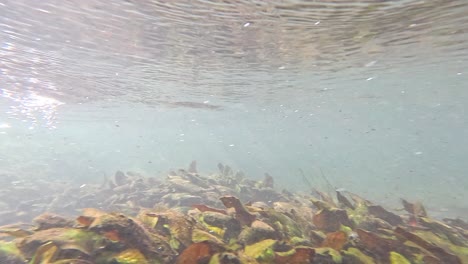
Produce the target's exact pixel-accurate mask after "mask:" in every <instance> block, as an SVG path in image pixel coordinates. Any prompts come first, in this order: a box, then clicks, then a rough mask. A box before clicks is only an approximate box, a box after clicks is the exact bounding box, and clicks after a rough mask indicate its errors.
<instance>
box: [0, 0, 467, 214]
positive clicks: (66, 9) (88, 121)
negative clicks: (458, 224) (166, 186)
mask: <svg viewBox="0 0 468 264" xmlns="http://www.w3.org/2000/svg"><path fill="white" fill-rule="evenodd" d="M467 14H468V2H467V1H464V0H454V1H443V0H434V1H419V0H418V1H416V0H401V1H396V0H395V1H378V0H362V1H349V0H335V1H188V0H187V1H185V0H184V1H123V0H122V1H117V0H114V1H97V0H88V1H61V0H60V1H59V0H47V1H7V0H0V177H1V178H0V181H1V182H3V183H5V182H10V181H13V180H11V179H14V181H18V180H22V181H23V180H24V181H28V180H31V179H34V180H37V179H43V180H44V181H46V182H47V181H56V180H60V181H72V182H75V183H77V184H85V183H89V182H102V181H104V179H105V178H107V177H111V175H114V173H115V171H117V170H122V171H137V172H140V173H142V174H144V175H151V176H157V177H161V178H163V177H165V175H166V174H167V172H168V171H170V170H173V169H177V168H182V167H184V168H185V167H186V166H187V165H188V164H189V163H190V162H191V161H192V160H196V161H197V162H198V165H199V170H200V171H206V172H211V171H216V170H217V167H216V165H217V164H218V163H219V162H221V163H223V164H229V165H230V166H231V167H232V168H235V169H236V170H242V171H244V172H245V173H246V174H247V175H249V177H251V178H253V179H263V176H264V173H265V172H267V173H269V174H270V175H272V176H273V177H274V179H275V182H276V186H277V188H287V189H289V190H300V191H308V190H309V189H310V186H309V183H311V184H312V185H314V186H317V187H318V188H322V189H327V188H328V189H329V188H331V189H346V190H348V191H351V192H354V193H358V194H360V195H362V196H364V197H366V198H367V199H370V200H373V201H376V202H379V203H381V204H386V205H389V206H391V207H393V208H397V207H399V205H397V204H398V203H399V199H400V198H406V199H410V200H417V201H421V202H423V203H424V205H425V206H426V207H427V208H428V210H429V211H432V212H433V213H434V214H446V215H450V216H454V217H461V218H464V219H466V218H468V195H467V192H466V189H467V187H468V177H467V171H468V163H467V157H468V137H467V135H468V118H467V111H468V89H467V83H468V72H467V70H466V69H468V41H467V40H468V16H467ZM7 188H9V187H7ZM0 205H1V204H0Z"/></svg>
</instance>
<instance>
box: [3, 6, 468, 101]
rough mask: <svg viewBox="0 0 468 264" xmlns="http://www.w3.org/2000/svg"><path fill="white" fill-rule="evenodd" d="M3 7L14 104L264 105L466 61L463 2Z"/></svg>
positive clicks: (7, 79) (6, 73)
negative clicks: (336, 85) (204, 101)
mask: <svg viewBox="0 0 468 264" xmlns="http://www.w3.org/2000/svg"><path fill="white" fill-rule="evenodd" d="M0 3H1V6H0V8H1V14H2V15H1V18H0V37H1V39H2V46H1V49H0V52H1V55H2V60H1V63H2V64H1V70H2V83H3V87H2V89H7V90H9V91H12V92H13V93H15V94H16V93H19V94H18V95H16V96H21V94H23V93H24V91H25V90H31V91H37V92H39V93H40V94H45V95H49V96H52V97H55V98H57V99H59V100H63V101H87V100H100V99H104V100H123V101H136V102H144V103H150V104H154V103H162V102H166V101H169V102H172V101H178V100H183V99H181V98H184V97H189V98H190V97H192V98H193V96H198V97H203V98H204V97H206V96H208V95H214V96H216V97H217V98H221V99H222V100H237V99H238V98H248V97H250V96H252V95H254V96H255V97H257V98H265V97H269V96H270V94H273V97H274V94H275V93H276V92H278V93H279V94H283V93H284V91H285V90H286V91H288V92H289V91H290V92H298V93H299V92H301V91H305V92H306V93H307V92H309V91H310V90H312V89H314V88H317V87H314V86H313V85H310V83H307V80H324V81H327V82H328V83H330V82H331V83H333V82H336V81H337V79H340V78H344V80H349V79H353V78H358V79H359V78H364V77H363V76H360V75H361V74H363V73H364V74H365V75H368V77H370V76H372V74H373V72H381V71H385V70H387V71H391V70H392V69H395V68H400V67H408V66H409V65H425V64H427V63H438V62H441V61H442V62H447V61H452V60H460V59H463V60H466V57H467V54H466V48H467V44H466V41H465V40H466V34H467V32H468V28H467V25H468V16H466V15H465V14H466V13H467V12H468V4H467V3H466V1H463V0H459V1H443V0H440V1H344V0H340V1H78V2H77V1H53V0H51V1H1V2H0ZM304 79H305V80H306V83H304V82H303V81H302V82H301V80H304ZM280 98H281V97H280Z"/></svg>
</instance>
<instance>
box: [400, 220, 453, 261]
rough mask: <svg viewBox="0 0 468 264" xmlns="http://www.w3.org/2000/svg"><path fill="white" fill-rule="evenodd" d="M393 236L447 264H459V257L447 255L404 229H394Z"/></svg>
mask: <svg viewBox="0 0 468 264" xmlns="http://www.w3.org/2000/svg"><path fill="white" fill-rule="evenodd" d="M395 234H397V235H399V236H401V237H403V238H405V239H407V240H409V241H411V242H413V243H415V244H416V245H418V246H420V247H422V248H424V249H426V250H427V251H429V252H431V253H432V254H434V255H435V256H437V257H438V258H440V259H443V260H446V261H447V263H454V264H461V263H462V262H461V260H460V258H459V257H457V256H456V255H454V254H452V253H449V252H447V251H445V249H443V248H441V247H439V246H437V245H435V244H433V243H431V242H428V241H426V240H424V239H423V238H421V237H420V236H418V235H416V234H413V233H411V232H408V231H406V230H405V229H403V228H401V227H397V228H395Z"/></svg>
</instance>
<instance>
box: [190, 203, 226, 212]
mask: <svg viewBox="0 0 468 264" xmlns="http://www.w3.org/2000/svg"><path fill="white" fill-rule="evenodd" d="M192 207H193V208H197V209H198V210H200V212H216V213H221V214H226V210H223V209H218V208H213V207H209V206H207V205H204V204H194V205H192Z"/></svg>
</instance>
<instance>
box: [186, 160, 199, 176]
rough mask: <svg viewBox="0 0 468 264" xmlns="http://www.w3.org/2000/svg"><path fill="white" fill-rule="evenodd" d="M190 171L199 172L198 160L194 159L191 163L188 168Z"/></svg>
mask: <svg viewBox="0 0 468 264" xmlns="http://www.w3.org/2000/svg"><path fill="white" fill-rule="evenodd" d="M188 172H189V173H197V172H198V171H197V161H196V160H194V161H192V163H190V166H189V168H188Z"/></svg>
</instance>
